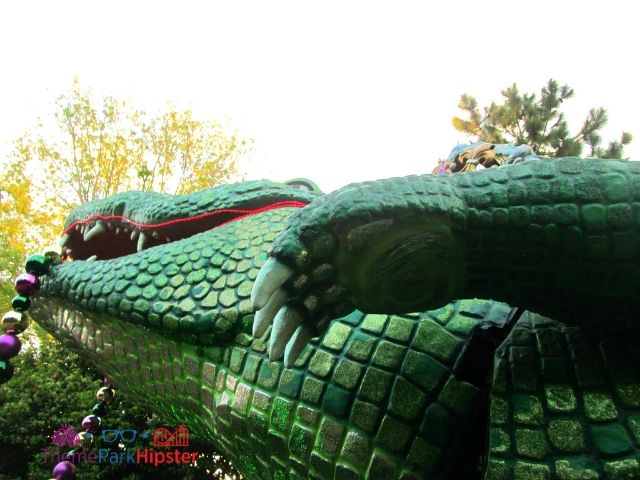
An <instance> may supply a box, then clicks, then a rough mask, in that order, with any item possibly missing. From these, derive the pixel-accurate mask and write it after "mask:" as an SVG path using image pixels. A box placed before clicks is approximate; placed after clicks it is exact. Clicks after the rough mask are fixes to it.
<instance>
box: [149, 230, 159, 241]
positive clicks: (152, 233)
mask: <svg viewBox="0 0 640 480" xmlns="http://www.w3.org/2000/svg"><path fill="white" fill-rule="evenodd" d="M151 236H152V237H153V238H156V239H157V238H160V234H159V233H158V231H157V230H154V231H153V232H151Z"/></svg>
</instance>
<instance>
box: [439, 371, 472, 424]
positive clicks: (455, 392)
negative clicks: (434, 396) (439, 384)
mask: <svg viewBox="0 0 640 480" xmlns="http://www.w3.org/2000/svg"><path fill="white" fill-rule="evenodd" d="M477 393H478V388H477V387H474V386H473V385H471V384H470V383H466V382H461V381H460V380H457V379H456V378H455V377H454V376H453V375H452V376H450V377H449V380H447V383H446V384H445V386H444V388H443V389H442V392H440V396H439V397H438V402H439V403H440V404H442V405H443V406H445V407H446V408H448V409H449V410H451V411H452V412H454V413H457V414H459V415H466V414H468V413H470V412H471V404H472V402H473V400H474V398H475V396H476V394H477Z"/></svg>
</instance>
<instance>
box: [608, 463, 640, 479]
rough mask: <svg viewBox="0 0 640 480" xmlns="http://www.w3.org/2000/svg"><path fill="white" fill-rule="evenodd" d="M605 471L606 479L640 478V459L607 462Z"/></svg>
mask: <svg viewBox="0 0 640 480" xmlns="http://www.w3.org/2000/svg"><path fill="white" fill-rule="evenodd" d="M604 473H605V479H606V480H626V479H637V478H640V460H638V459H637V458H629V459H626V460H617V461H613V462H605V464H604Z"/></svg>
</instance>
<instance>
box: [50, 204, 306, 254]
mask: <svg viewBox="0 0 640 480" xmlns="http://www.w3.org/2000/svg"><path fill="white" fill-rule="evenodd" d="M304 206H306V203H303V202H299V201H280V202H274V203H271V204H269V205H265V206H262V207H259V208H255V209H220V210H213V211H210V212H205V213H200V214H198V215H195V216H192V217H184V218H174V219H171V220H168V221H165V222H159V223H139V222H136V221H134V220H132V219H129V218H127V217H125V216H122V215H101V214H93V215H91V216H89V217H87V218H85V219H84V220H77V221H74V222H73V223H71V225H69V226H68V227H67V228H65V230H64V232H63V234H62V236H61V238H60V245H61V247H62V257H63V259H64V260H66V261H69V260H89V261H91V260H109V259H112V258H118V257H122V256H125V255H130V254H132V253H136V252H140V251H142V250H146V249H149V248H153V247H156V246H158V245H164V244H167V243H170V242H174V241H177V240H182V239H184V238H188V237H191V236H193V235H195V234H198V233H202V232H206V231H208V230H211V229H213V228H216V227H220V226H222V225H224V224H226V223H229V222H232V221H234V220H238V219H240V218H245V217H248V216H251V215H256V214H258V213H262V212H265V211H268V210H274V209H277V208H302V207H304Z"/></svg>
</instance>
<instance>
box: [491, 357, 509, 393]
mask: <svg viewBox="0 0 640 480" xmlns="http://www.w3.org/2000/svg"><path fill="white" fill-rule="evenodd" d="M508 375H509V362H507V361H506V360H501V359H496V361H495V363H494V366H493V379H492V381H491V384H492V385H493V391H494V392H506V391H507V377H508Z"/></svg>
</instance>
